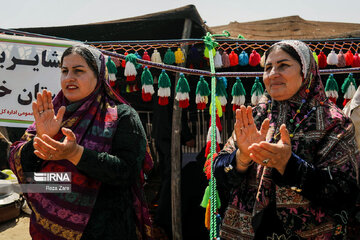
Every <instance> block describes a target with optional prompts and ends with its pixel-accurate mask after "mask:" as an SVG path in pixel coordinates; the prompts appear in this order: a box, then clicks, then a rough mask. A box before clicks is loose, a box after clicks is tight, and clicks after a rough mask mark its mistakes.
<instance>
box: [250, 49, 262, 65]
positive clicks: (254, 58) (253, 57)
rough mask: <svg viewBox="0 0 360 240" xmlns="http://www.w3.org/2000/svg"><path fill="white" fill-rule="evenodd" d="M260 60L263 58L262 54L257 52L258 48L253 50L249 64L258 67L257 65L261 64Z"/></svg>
mask: <svg viewBox="0 0 360 240" xmlns="http://www.w3.org/2000/svg"><path fill="white" fill-rule="evenodd" d="M260 60H261V57H260V54H259V53H258V52H256V50H252V52H251V54H250V58H249V65H250V66H252V67H256V66H257V65H259V63H260Z"/></svg>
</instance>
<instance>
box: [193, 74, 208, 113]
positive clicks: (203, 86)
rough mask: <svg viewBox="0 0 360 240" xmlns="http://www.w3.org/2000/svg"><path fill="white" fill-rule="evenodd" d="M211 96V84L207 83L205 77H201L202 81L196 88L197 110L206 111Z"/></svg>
mask: <svg viewBox="0 0 360 240" xmlns="http://www.w3.org/2000/svg"><path fill="white" fill-rule="evenodd" d="M209 95H210V89H209V84H208V83H207V82H206V81H205V78H204V77H203V76H200V80H199V82H198V83H197V86H196V99H195V102H196V108H197V109H199V110H204V109H205V108H206V104H207V103H208V101H209V99H208V97H209Z"/></svg>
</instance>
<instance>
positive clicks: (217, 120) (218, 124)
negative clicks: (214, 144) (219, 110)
mask: <svg viewBox="0 0 360 240" xmlns="http://www.w3.org/2000/svg"><path fill="white" fill-rule="evenodd" d="M210 127H211V117H210V122H209V128H210ZM216 127H217V128H218V129H219V131H220V132H221V131H222V126H221V121H220V118H219V115H217V114H216Z"/></svg>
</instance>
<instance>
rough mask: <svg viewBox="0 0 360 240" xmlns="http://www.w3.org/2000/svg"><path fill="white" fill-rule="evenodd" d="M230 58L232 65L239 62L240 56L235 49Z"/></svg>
mask: <svg viewBox="0 0 360 240" xmlns="http://www.w3.org/2000/svg"><path fill="white" fill-rule="evenodd" d="M229 60H230V67H233V66H236V65H238V64H239V56H238V55H237V54H236V53H235V52H234V51H231V53H230V54H229Z"/></svg>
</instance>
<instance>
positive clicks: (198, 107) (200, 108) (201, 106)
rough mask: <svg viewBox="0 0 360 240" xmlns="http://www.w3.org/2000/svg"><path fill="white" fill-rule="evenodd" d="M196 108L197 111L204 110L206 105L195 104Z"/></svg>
mask: <svg viewBox="0 0 360 240" xmlns="http://www.w3.org/2000/svg"><path fill="white" fill-rule="evenodd" d="M196 108H197V109H199V110H204V109H205V108H206V103H203V102H201V103H198V104H196Z"/></svg>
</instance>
